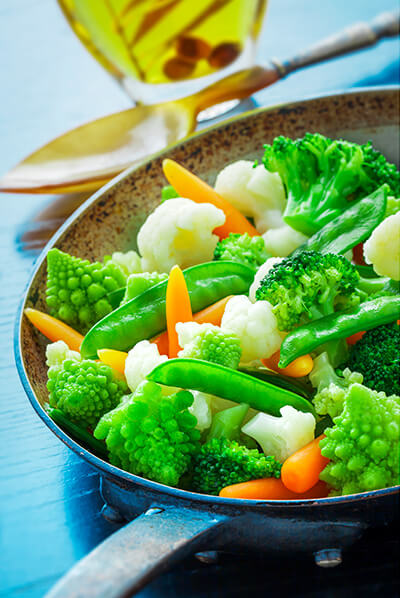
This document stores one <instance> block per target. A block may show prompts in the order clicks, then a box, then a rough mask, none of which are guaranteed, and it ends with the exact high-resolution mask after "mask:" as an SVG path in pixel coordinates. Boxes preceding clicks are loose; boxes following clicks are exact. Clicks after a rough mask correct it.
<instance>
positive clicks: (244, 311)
mask: <svg viewBox="0 0 400 598" xmlns="http://www.w3.org/2000/svg"><path fill="white" fill-rule="evenodd" d="M221 328H222V330H226V331H229V332H233V333H234V334H236V335H237V336H238V337H239V339H240V344H241V347H242V358H241V363H250V362H252V361H255V360H257V359H265V358H267V357H270V356H271V355H273V354H274V353H275V352H276V351H277V350H278V349H279V347H280V346H281V343H282V339H283V335H282V333H281V332H280V331H279V330H278V322H277V320H276V317H275V315H274V314H273V313H272V305H271V304H270V303H269V302H268V301H257V302H256V303H251V301H250V299H249V298H248V297H246V296H245V295H236V296H235V297H232V299H230V300H229V301H228V303H227V304H226V307H225V311H224V315H223V316H222V321H221Z"/></svg>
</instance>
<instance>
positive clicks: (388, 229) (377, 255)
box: [364, 212, 400, 280]
mask: <svg viewBox="0 0 400 598" xmlns="http://www.w3.org/2000/svg"><path fill="white" fill-rule="evenodd" d="M364 259H365V261H366V262H367V264H372V266H373V268H374V270H375V272H376V273H377V274H379V275H380V276H389V278H392V279H393V280H400V212H397V214H393V215H392V216H388V217H387V218H385V220H383V221H382V222H381V223H380V224H379V225H378V226H377V227H376V229H375V230H374V232H373V233H372V235H371V236H370V238H369V239H368V241H366V242H365V243H364Z"/></svg>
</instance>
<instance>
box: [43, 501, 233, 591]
mask: <svg viewBox="0 0 400 598" xmlns="http://www.w3.org/2000/svg"><path fill="white" fill-rule="evenodd" d="M225 520H226V517H223V516H216V515H214V514H213V513H210V512H206V511H205V512H202V511H193V510H189V509H182V508H179V509H178V508H177V507H168V508H158V507H152V508H150V509H149V510H148V511H146V513H144V514H143V515H140V516H139V517H137V519H134V520H133V521H132V522H131V523H128V524H127V525H126V526H125V527H123V528H122V529H120V530H118V531H117V532H115V533H114V534H112V535H111V536H110V537H109V538H107V539H106V540H104V542H102V543H101V544H100V545H99V546H97V547H96V548H95V549H94V550H92V552H90V553H89V554H88V555H87V556H86V557H85V558H83V559H82V560H81V561H79V562H78V563H77V564H76V565H75V566H74V567H73V568H72V569H71V570H70V571H69V572H68V573H67V574H66V575H65V576H64V577H62V578H61V580H60V581H58V582H57V584H56V585H55V586H54V587H53V588H52V589H51V590H50V591H49V592H48V594H46V598H66V596H68V598H126V597H128V596H132V595H134V594H136V592H138V591H139V590H141V589H142V588H143V586H145V585H146V584H147V583H149V582H150V581H151V580H152V579H153V578H154V577H156V576H157V575H158V574H160V573H161V572H162V571H164V570H166V569H168V568H169V567H171V566H172V565H173V564H174V563H176V562H177V561H179V560H181V559H182V558H184V557H185V556H187V555H189V554H192V553H194V552H196V551H197V550H198V549H199V548H201V547H202V546H204V542H205V540H207V538H209V537H210V535H211V533H212V531H213V530H215V528H217V527H218V526H219V525H221V524H222V523H223V522H224V521H225Z"/></svg>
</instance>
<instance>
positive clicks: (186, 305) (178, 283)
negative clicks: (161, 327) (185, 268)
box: [165, 266, 193, 357]
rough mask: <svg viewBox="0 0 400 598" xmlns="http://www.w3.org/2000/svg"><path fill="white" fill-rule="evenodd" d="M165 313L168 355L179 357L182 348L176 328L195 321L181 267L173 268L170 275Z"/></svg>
mask: <svg viewBox="0 0 400 598" xmlns="http://www.w3.org/2000/svg"><path fill="white" fill-rule="evenodd" d="M165 311H166V317H167V331H168V345H169V349H168V355H169V357H177V356H178V352H179V351H180V349H181V347H180V346H179V342H178V334H177V332H176V329H175V326H176V324H177V323H178V322H191V321H192V320H193V314H192V307H191V305H190V297H189V291H188V289H187V286H186V281H185V277H184V276H183V272H182V270H181V269H180V268H179V266H173V268H171V271H170V273H169V278H168V284H167V295H166V301H165Z"/></svg>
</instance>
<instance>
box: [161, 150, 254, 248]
mask: <svg viewBox="0 0 400 598" xmlns="http://www.w3.org/2000/svg"><path fill="white" fill-rule="evenodd" d="M163 170H164V174H165V176H166V178H167V180H168V182H169V184H170V185H172V186H173V188H174V189H175V190H176V191H177V193H179V195H180V196H181V197H187V198H188V199H191V200H192V201H195V202H197V203H211V204H212V205H214V206H215V207H216V208H219V209H220V210H222V211H223V212H224V214H225V217H226V219H225V223H224V224H223V225H222V226H219V227H217V228H216V229H215V230H214V233H215V234H216V235H218V236H219V237H220V238H221V239H224V238H225V237H227V236H228V235H229V233H240V234H243V233H248V234H249V235H250V236H251V237H254V236H256V235H259V234H260V233H258V232H257V230H256V229H255V228H254V226H252V225H251V224H250V222H249V221H248V220H247V218H245V217H244V216H243V214H241V213H240V212H239V210H237V209H236V208H235V207H233V206H232V205H231V204H230V203H229V202H228V201H227V200H226V199H224V198H223V197H221V195H218V193H217V192H216V191H214V189H213V188H212V187H210V185H208V184H207V183H205V182H204V181H202V180H201V179H200V178H199V177H198V176H196V175H195V174H193V173H192V172H190V171H189V170H187V169H186V168H184V167H183V166H181V164H178V162H175V161H174V160H170V159H168V158H167V159H166V160H164V161H163Z"/></svg>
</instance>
